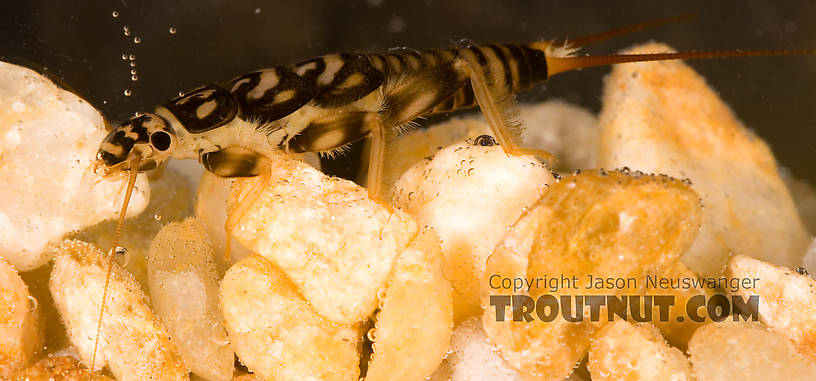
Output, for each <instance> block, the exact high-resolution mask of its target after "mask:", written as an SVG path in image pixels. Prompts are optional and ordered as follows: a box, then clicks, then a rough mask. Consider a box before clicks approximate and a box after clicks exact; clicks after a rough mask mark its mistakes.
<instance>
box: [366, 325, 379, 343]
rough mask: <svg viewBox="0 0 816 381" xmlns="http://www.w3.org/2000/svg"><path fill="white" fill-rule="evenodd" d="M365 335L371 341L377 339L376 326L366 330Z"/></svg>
mask: <svg viewBox="0 0 816 381" xmlns="http://www.w3.org/2000/svg"><path fill="white" fill-rule="evenodd" d="M366 337H367V338H368V339H369V340H371V341H377V328H371V329H369V330H368V332H366Z"/></svg>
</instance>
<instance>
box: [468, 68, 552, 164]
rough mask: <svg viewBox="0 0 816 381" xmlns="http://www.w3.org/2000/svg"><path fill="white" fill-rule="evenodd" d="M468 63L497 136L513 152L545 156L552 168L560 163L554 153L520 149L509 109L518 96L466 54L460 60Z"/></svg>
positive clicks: (474, 83)
mask: <svg viewBox="0 0 816 381" xmlns="http://www.w3.org/2000/svg"><path fill="white" fill-rule="evenodd" d="M461 62H462V64H463V65H466V69H467V70H466V71H467V73H468V77H469V78H470V83H471V86H472V87H473V94H474V96H475V97H476V102H477V103H478V104H479V108H480V109H481V110H482V113H483V114H484V116H485V119H486V120H487V124H488V125H489V126H490V129H491V130H492V131H493V134H495V135H496V139H497V140H498V141H499V144H500V145H501V146H502V148H503V149H504V152H506V153H508V154H510V155H533V156H536V157H539V158H541V159H544V161H545V162H546V163H547V165H548V167H549V168H554V167H555V165H556V164H557V162H556V159H555V156H553V155H552V154H551V153H549V152H547V151H543V150H538V149H531V148H521V147H519V144H518V143H519V142H520V140H521V136H520V133H519V132H520V131H519V126H517V125H514V123H513V122H512V121H511V120H510V118H511V116H510V110H509V109H510V108H512V107H513V106H514V105H515V99H513V96H512V94H510V91H509V89H507V88H506V87H502V86H496V85H491V83H490V82H488V80H487V77H486V75H485V70H484V69H483V68H482V65H480V64H479V63H478V62H476V61H475V59H474V58H473V57H469V56H466V55H465V56H463V60H462V61H461Z"/></svg>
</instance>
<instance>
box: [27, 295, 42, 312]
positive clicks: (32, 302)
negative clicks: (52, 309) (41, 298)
mask: <svg viewBox="0 0 816 381" xmlns="http://www.w3.org/2000/svg"><path fill="white" fill-rule="evenodd" d="M39 305H40V302H38V301H37V298H35V297H33V296H31V295H28V312H34V311H37V307H39Z"/></svg>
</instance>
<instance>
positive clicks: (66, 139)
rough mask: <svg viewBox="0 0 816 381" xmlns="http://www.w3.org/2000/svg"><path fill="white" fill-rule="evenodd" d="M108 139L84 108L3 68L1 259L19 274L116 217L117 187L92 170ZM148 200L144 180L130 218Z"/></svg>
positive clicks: (37, 79)
mask: <svg viewBox="0 0 816 381" xmlns="http://www.w3.org/2000/svg"><path fill="white" fill-rule="evenodd" d="M105 134H106V131H105V127H104V123H103V120H102V117H101V116H100V115H99V112H98V111H96V110H95V109H94V108H93V107H91V106H90V105H89V104H88V103H87V102H85V101H83V100H82V99H80V98H79V97H77V96H76V95H74V94H71V93H70V92H68V91H65V90H62V89H59V88H58V87H57V86H55V85H54V84H53V83H52V82H51V81H49V80H48V79H46V78H45V77H43V76H41V75H39V74H37V73H35V72H34V71H31V70H29V69H26V68H23V67H20V66H15V65H11V64H8V63H4V62H0V184H3V186H2V187H0V257H4V258H5V259H6V260H8V261H9V262H11V264H13V265H14V266H15V267H16V268H17V269H18V270H20V271H27V270H31V269H34V268H36V267H38V266H40V265H42V264H44V263H45V262H47V261H48V259H50V258H49V256H48V253H47V252H46V251H45V250H44V249H45V247H46V245H47V244H48V242H50V241H55V240H58V239H60V237H62V236H63V235H64V234H65V233H68V232H70V231H72V230H76V229H80V228H83V227H85V226H89V225H93V224H95V223H97V222H99V221H101V220H104V219H108V218H115V217H116V215H117V213H118V212H119V211H118V209H117V208H116V207H115V206H114V202H115V201H116V200H117V199H118V198H122V197H121V196H120V195H119V193H120V190H122V185H121V182H120V181H113V180H103V179H101V178H100V177H98V176H96V175H94V174H93V172H92V171H91V164H92V162H93V160H94V158H95V155H96V151H97V150H98V149H99V143H100V142H101V141H102V139H103V138H104V137H105ZM123 180H124V179H123ZM148 197H149V187H148V184H147V181H146V179H145V178H144V176H141V177H140V179H139V181H137V183H136V190H135V191H134V194H133V197H132V199H131V202H130V207H129V209H128V210H129V214H130V215H135V214H136V213H138V212H140V211H141V210H142V209H144V207H145V205H146V204H147V199H148Z"/></svg>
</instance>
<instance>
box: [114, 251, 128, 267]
mask: <svg viewBox="0 0 816 381" xmlns="http://www.w3.org/2000/svg"><path fill="white" fill-rule="evenodd" d="M113 255H114V256H115V259H116V262H117V263H119V265H120V266H122V267H125V266H127V265H128V262H130V253H129V252H128V249H127V248H125V247H122V246H116V249H115V250H114V251H113Z"/></svg>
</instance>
